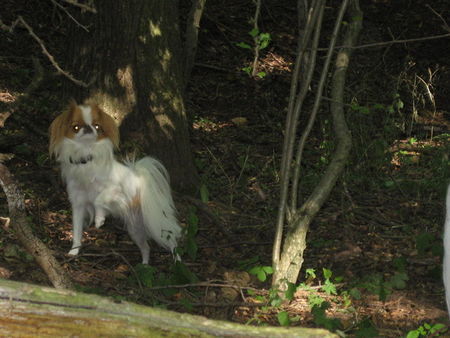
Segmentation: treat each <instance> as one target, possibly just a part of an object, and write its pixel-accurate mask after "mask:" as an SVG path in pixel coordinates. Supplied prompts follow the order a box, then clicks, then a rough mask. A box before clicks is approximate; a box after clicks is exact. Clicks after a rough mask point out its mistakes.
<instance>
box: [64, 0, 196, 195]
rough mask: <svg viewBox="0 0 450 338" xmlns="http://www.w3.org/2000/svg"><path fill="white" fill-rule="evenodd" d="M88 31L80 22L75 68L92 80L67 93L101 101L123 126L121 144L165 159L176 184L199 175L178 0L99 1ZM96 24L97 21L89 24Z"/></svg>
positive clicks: (187, 185) (190, 182)
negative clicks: (187, 104) (192, 146)
mask: <svg viewBox="0 0 450 338" xmlns="http://www.w3.org/2000/svg"><path fill="white" fill-rule="evenodd" d="M95 5H96V10H97V14H91V13H85V14H84V21H85V24H86V26H87V27H88V29H89V32H86V31H85V30H83V29H81V28H80V27H79V26H74V27H73V30H72V33H71V40H73V41H74V42H75V43H72V44H71V45H73V48H71V50H70V53H69V55H68V58H72V59H73V62H71V63H72V66H71V68H72V69H74V70H76V71H74V73H75V74H76V76H77V77H79V78H82V79H84V80H85V81H86V82H88V83H91V86H90V87H89V88H87V89H85V88H81V87H75V86H74V85H72V84H68V87H67V89H66V92H67V96H68V97H71V96H72V97H75V98H76V99H77V100H78V101H85V100H89V101H93V102H96V103H98V104H99V105H100V106H101V107H102V108H103V109H104V110H105V111H106V112H107V113H108V114H110V115H112V116H113V117H114V118H115V119H116V121H117V122H118V123H119V124H120V125H121V133H122V143H123V144H125V145H126V146H127V148H130V149H136V148H137V149H138V150H140V151H142V152H144V153H145V154H149V155H152V156H154V157H156V158H158V159H159V160H161V161H162V162H163V163H164V165H165V166H166V167H167V169H168V171H169V173H170V176H171V180H172V184H173V186H174V187H175V188H176V189H177V190H181V191H192V190H194V189H195V188H196V187H197V183H198V175H197V171H196V169H195V166H194V164H193V159H192V153H191V149H190V144H189V132H188V120H187V116H186V111H185V107H184V102H183V96H182V93H183V86H184V83H185V80H184V79H183V70H182V65H183V57H182V46H181V39H180V30H179V27H178V21H179V20H178V19H179V17H178V5H177V2H176V1H166V0H152V1H140V0H130V1H108V0H96V1H95ZM89 23H91V24H90V25H89Z"/></svg>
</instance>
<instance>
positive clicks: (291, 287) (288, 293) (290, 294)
mask: <svg viewBox="0 0 450 338" xmlns="http://www.w3.org/2000/svg"><path fill="white" fill-rule="evenodd" d="M287 285H288V287H287V290H286V292H285V294H284V296H285V297H286V299H287V300H292V299H294V293H295V291H297V287H296V286H295V284H294V283H290V282H288V283H287Z"/></svg>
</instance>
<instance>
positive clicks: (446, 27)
mask: <svg viewBox="0 0 450 338" xmlns="http://www.w3.org/2000/svg"><path fill="white" fill-rule="evenodd" d="M425 7H428V9H429V10H430V11H432V12H433V13H434V15H436V16H437V17H438V18H439V19H441V21H442V23H443V24H444V27H443V28H444V29H445V30H446V31H449V32H450V27H449V26H448V23H447V21H445V19H444V18H443V17H442V15H441V14H439V13H438V12H436V11H435V10H434V9H433V7H431V6H430V5H428V4H426V5H425Z"/></svg>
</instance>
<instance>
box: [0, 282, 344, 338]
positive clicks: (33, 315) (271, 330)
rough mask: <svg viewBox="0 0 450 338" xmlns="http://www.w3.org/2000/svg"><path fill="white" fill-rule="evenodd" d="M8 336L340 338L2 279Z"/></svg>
mask: <svg viewBox="0 0 450 338" xmlns="http://www.w3.org/2000/svg"><path fill="white" fill-rule="evenodd" d="M0 335H1V336H2V337H61V336H63V337H217V336H219V337H224V336H232V337H306V338H307V337H337V335H335V334H333V333H330V332H328V331H326V330H323V329H312V328H297V327H296V328H294V327H291V328H281V327H255V326H247V325H241V324H235V323H230V322H225V321H218V320H210V319H207V318H205V317H200V316H195V315H190V314H186V313H177V312H173V311H168V310H165V309H161V308H151V307H145V306H142V305H136V304H133V303H128V302H123V301H114V300H111V299H108V298H105V297H100V296H96V295H91V294H84V293H78V292H74V291H68V290H55V289H51V288H46V287H41V286H36V285H31V284H26V283H18V282H12V281H6V280H0Z"/></svg>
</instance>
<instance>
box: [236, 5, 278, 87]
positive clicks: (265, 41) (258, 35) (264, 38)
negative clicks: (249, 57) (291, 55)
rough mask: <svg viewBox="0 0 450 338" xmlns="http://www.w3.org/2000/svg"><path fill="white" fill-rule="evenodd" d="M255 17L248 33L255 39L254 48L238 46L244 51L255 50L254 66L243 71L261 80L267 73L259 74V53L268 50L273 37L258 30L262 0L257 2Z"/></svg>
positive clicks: (242, 44) (243, 44) (239, 44)
mask: <svg viewBox="0 0 450 338" xmlns="http://www.w3.org/2000/svg"><path fill="white" fill-rule="evenodd" d="M255 5H256V9H255V16H254V17H253V18H252V22H253V29H252V30H251V31H250V32H248V34H249V35H250V36H251V37H252V38H253V46H250V45H249V44H248V43H245V42H239V43H237V44H236V46H238V47H240V48H244V49H249V50H253V54H254V58H253V64H252V66H248V67H244V68H242V70H243V71H244V72H245V73H247V74H248V75H249V76H253V77H254V76H257V77H259V78H263V77H265V76H266V73H265V72H257V68H258V61H259V52H260V51H261V50H262V49H264V48H266V47H267V46H268V45H269V43H270V41H271V39H272V38H271V35H270V34H269V33H263V32H260V30H259V28H258V18H259V14H260V9H261V0H255Z"/></svg>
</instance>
